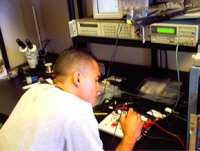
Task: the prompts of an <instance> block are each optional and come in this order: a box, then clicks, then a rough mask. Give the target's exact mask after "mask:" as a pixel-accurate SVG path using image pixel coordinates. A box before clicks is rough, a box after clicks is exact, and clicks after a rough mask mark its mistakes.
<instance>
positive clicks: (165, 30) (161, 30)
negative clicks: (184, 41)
mask: <svg viewBox="0 0 200 151" xmlns="http://www.w3.org/2000/svg"><path fill="white" fill-rule="evenodd" d="M157 32H158V33H166V34H174V33H175V29H174V28H160V27H158V28H157Z"/></svg>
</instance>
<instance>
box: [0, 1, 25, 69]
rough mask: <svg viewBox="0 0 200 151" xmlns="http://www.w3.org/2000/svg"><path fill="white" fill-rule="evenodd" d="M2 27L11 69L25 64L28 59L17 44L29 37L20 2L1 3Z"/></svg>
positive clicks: (0, 24)
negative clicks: (17, 39)
mask: <svg viewBox="0 0 200 151" xmlns="http://www.w3.org/2000/svg"><path fill="white" fill-rule="evenodd" d="M0 26H1V30H2V35H3V38H4V43H5V48H6V51H7V55H8V59H9V63H10V67H11V68H12V67H14V66H17V65H19V64H22V63H24V62H25V61H26V59H25V57H24V55H23V54H22V53H20V52H19V47H18V45H17V43H16V42H15V41H16V38H22V39H24V38H25V37H26V36H27V33H26V29H25V25H24V21H23V19H22V11H21V6H20V3H19V1H6V0H1V1H0Z"/></svg>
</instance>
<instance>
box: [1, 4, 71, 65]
mask: <svg viewBox="0 0 200 151" xmlns="http://www.w3.org/2000/svg"><path fill="white" fill-rule="evenodd" d="M33 6H34V8H35V12H36V15H37V22H38V26H39V31H40V38H41V41H45V40H46V39H50V40H51V42H50V44H49V45H48V46H47V48H46V49H47V51H50V52H55V53H60V52H62V51H63V50H64V49H66V48H68V47H70V46H71V45H72V40H71V38H70V36H69V31H68V20H69V19H68V18H69V17H68V8H67V1H66V0H59V1H54V0H41V1H40V0H15V1H6V0H2V1H0V26H1V28H2V34H3V38H4V43H5V47H6V51H7V55H8V59H9V63H10V66H11V68H14V67H16V66H18V65H21V64H23V63H25V62H26V61H27V60H26V58H25V56H24V55H23V54H22V53H21V52H19V46H18V45H17V43H16V39H17V38H20V39H21V40H22V41H25V39H27V38H28V39H29V40H30V41H31V42H32V43H33V44H35V45H36V46H37V47H38V49H40V45H39V39H38V35H37V31H36V25H35V20H34V16H33Z"/></svg>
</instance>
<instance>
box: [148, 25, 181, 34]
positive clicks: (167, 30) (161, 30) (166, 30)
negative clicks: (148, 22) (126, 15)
mask: <svg viewBox="0 0 200 151" xmlns="http://www.w3.org/2000/svg"><path fill="white" fill-rule="evenodd" d="M151 32H152V33H156V34H167V35H169V34H170V35H176V34H177V27H173V26H172V27H169V26H168V27H167V26H152V27H151Z"/></svg>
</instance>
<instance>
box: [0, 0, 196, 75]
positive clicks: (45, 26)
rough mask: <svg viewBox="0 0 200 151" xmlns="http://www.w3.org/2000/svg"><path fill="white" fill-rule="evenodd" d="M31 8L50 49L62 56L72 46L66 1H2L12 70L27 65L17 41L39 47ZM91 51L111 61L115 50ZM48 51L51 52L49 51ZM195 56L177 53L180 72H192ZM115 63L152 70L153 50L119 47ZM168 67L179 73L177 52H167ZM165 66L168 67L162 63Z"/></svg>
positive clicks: (0, 21) (88, 6)
mask: <svg viewBox="0 0 200 151" xmlns="http://www.w3.org/2000/svg"><path fill="white" fill-rule="evenodd" d="M91 2H92V0H83V7H84V16H90V15H92V3H91ZM32 5H35V8H36V13H37V17H38V23H39V27H40V32H41V38H42V40H45V39H50V40H51V42H50V46H51V47H52V49H53V50H54V52H56V53H60V52H62V51H63V50H64V49H65V48H68V47H70V46H71V45H72V40H71V38H70V35H69V27H68V21H69V17H68V7H67V0H57V1H55V0H15V1H6V0H1V1H0V17H1V18H0V25H1V28H2V34H3V37H4V41H5V46H6V50H7V54H8V58H9V62H10V65H11V67H14V66H17V65H19V64H21V63H23V62H25V61H26V58H25V57H24V56H23V54H22V53H20V52H19V51H18V45H17V44H16V42H15V40H16V38H20V39H22V40H24V39H25V38H29V39H30V40H31V41H32V42H33V43H34V44H36V45H37V46H39V45H38V44H39V42H38V38H37V34H36V29H35V23H34V19H33V14H32ZM88 47H89V48H91V50H92V51H93V52H94V54H95V55H96V56H97V58H99V59H102V60H108V61H109V60H110V58H111V55H112V51H113V47H114V46H110V45H100V44H88ZM160 49H162V48H160ZM48 50H49V51H51V49H49V47H48ZM158 53H159V52H158ZM192 54H193V53H186V52H179V53H178V59H179V70H181V71H186V72H188V71H189V67H190V66H191V65H192V63H193V62H192V58H191V56H192ZM163 60H164V57H163ZM115 61H116V62H123V63H129V64H136V65H145V66H150V65H151V55H150V50H149V49H143V48H133V47H122V46H118V51H117V54H116V57H115ZM158 62H159V60H158ZM168 63H169V68H170V69H173V70H175V69H176V64H175V51H168ZM163 64H165V63H164V62H163Z"/></svg>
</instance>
